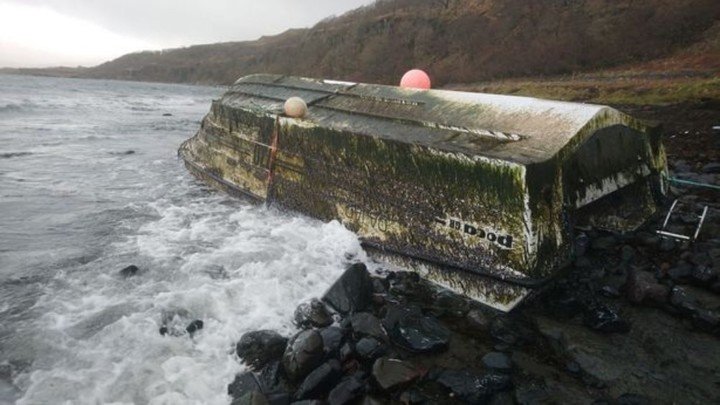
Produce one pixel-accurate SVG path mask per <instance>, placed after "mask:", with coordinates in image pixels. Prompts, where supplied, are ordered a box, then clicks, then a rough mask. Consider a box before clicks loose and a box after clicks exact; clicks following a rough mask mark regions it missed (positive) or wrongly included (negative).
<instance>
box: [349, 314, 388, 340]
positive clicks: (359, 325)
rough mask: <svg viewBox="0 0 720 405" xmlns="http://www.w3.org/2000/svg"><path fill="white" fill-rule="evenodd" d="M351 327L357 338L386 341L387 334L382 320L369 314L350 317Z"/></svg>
mask: <svg viewBox="0 0 720 405" xmlns="http://www.w3.org/2000/svg"><path fill="white" fill-rule="evenodd" d="M350 325H351V327H352V331H353V333H354V334H355V336H356V337H363V336H371V337H374V338H377V339H381V340H384V339H386V336H387V334H386V333H385V329H384V328H383V326H382V323H381V322H380V320H379V319H378V318H377V317H375V315H373V314H370V313H367V312H358V313H356V314H353V315H352V316H351V317H350Z"/></svg>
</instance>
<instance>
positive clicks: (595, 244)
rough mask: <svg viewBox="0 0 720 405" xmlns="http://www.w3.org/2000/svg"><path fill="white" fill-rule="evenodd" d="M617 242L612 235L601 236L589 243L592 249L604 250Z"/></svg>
mask: <svg viewBox="0 0 720 405" xmlns="http://www.w3.org/2000/svg"><path fill="white" fill-rule="evenodd" d="M616 244H617V239H616V238H615V237H614V236H612V235H609V236H602V237H599V238H596V239H595V240H593V241H592V242H591V244H590V246H591V247H592V249H593V250H600V251H606V250H610V249H612V248H613V247H615V245H616Z"/></svg>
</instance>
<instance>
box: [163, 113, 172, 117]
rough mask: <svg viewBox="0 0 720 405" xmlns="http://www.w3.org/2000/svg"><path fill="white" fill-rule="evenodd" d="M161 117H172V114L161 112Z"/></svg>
mask: <svg viewBox="0 0 720 405" xmlns="http://www.w3.org/2000/svg"><path fill="white" fill-rule="evenodd" d="M163 117H172V114H170V113H164V114H163Z"/></svg>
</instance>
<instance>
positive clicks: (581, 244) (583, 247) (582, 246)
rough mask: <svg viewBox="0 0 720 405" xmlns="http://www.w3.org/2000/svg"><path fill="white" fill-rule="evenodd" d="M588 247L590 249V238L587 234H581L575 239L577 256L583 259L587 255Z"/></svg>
mask: <svg viewBox="0 0 720 405" xmlns="http://www.w3.org/2000/svg"><path fill="white" fill-rule="evenodd" d="M588 247H590V238H588V236H587V234H586V233H585V232H580V233H579V234H578V235H577V236H576V237H575V256H577V257H583V256H585V253H587V250H588Z"/></svg>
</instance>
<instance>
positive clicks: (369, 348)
mask: <svg viewBox="0 0 720 405" xmlns="http://www.w3.org/2000/svg"><path fill="white" fill-rule="evenodd" d="M355 352H356V353H357V355H358V356H360V358H362V359H363V360H375V359H377V358H378V357H380V356H382V355H383V354H385V347H384V346H383V344H382V343H380V342H379V341H378V340H377V339H374V338H371V337H364V338H362V339H360V340H359V341H358V342H357V343H356V344H355Z"/></svg>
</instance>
